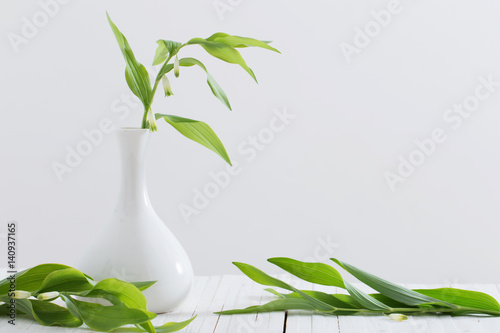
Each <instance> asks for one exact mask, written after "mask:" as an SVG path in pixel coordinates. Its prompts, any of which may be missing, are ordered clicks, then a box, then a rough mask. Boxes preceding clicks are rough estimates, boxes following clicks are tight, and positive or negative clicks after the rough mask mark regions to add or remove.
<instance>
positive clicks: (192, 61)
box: [179, 58, 232, 110]
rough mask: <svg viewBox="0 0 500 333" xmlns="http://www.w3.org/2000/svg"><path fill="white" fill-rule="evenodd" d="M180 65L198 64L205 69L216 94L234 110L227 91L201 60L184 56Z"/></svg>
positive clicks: (209, 84)
mask: <svg viewBox="0 0 500 333" xmlns="http://www.w3.org/2000/svg"><path fill="white" fill-rule="evenodd" d="M179 65H180V66H184V67H190V66H194V65H197V66H199V67H200V68H201V69H203V70H204V71H205V73H206V74H207V83H208V86H209V87H210V90H211V91H212V93H213V94H214V96H215V97H217V98H218V99H219V100H220V101H221V102H222V103H224V105H225V106H227V108H228V109H229V110H232V109H231V104H230V103H229V100H228V98H227V95H226V93H225V92H224V90H222V88H221V86H219V84H218V83H217V81H215V79H214V78H213V77H212V75H210V73H209V72H208V71H207V68H206V67H205V65H204V64H203V63H202V62H201V61H199V60H198V59H195V58H182V59H180V60H179Z"/></svg>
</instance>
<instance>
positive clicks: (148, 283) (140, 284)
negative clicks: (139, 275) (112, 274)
mask: <svg viewBox="0 0 500 333" xmlns="http://www.w3.org/2000/svg"><path fill="white" fill-rule="evenodd" d="M130 283H131V284H133V285H134V286H136V287H137V289H139V290H140V291H144V290H146V289H148V288H149V287H151V286H152V285H154V284H155V283H156V281H141V282H130Z"/></svg>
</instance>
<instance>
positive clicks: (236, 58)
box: [187, 38, 257, 82]
mask: <svg viewBox="0 0 500 333" xmlns="http://www.w3.org/2000/svg"><path fill="white" fill-rule="evenodd" d="M187 44H190V45H193V44H198V45H200V46H201V47H203V48H204V49H205V51H207V52H208V53H209V54H210V55H212V56H214V57H216V58H218V59H220V60H223V61H225V62H228V63H230V64H237V65H240V66H241V67H242V68H243V69H244V70H245V71H247V73H248V74H250V76H251V77H252V78H253V79H254V80H255V82H257V78H256V77H255V74H254V73H253V71H252V70H251V69H250V67H248V66H247V64H246V62H245V60H244V59H243V57H242V56H241V54H240V52H238V51H237V50H236V49H235V48H234V47H232V46H229V45H228V44H225V43H220V42H214V41H208V40H206V39H203V38H193V39H191V40H189V41H188V42H187Z"/></svg>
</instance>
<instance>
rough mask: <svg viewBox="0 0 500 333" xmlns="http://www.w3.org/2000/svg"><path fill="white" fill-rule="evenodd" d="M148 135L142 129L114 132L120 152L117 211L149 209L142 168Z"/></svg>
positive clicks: (147, 131) (144, 173)
mask: <svg viewBox="0 0 500 333" xmlns="http://www.w3.org/2000/svg"><path fill="white" fill-rule="evenodd" d="M149 135H150V133H149V130H143V129H119V130H117V131H116V136H117V138H118V144H119V147H120V152H121V189H120V195H119V198H118V205H117V210H118V211H122V212H131V211H135V210H141V209H148V208H149V207H151V202H150V201H149V195H148V190H147V186H146V172H145V168H144V160H145V155H146V148H147V146H148V141H149Z"/></svg>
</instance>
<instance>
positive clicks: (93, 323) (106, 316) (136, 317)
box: [62, 294, 156, 332]
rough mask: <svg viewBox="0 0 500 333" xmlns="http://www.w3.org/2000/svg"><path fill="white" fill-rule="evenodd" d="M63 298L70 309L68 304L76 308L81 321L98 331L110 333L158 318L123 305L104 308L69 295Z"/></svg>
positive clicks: (150, 313)
mask: <svg viewBox="0 0 500 333" xmlns="http://www.w3.org/2000/svg"><path fill="white" fill-rule="evenodd" d="M62 298H63V299H64V301H65V302H66V304H67V306H68V307H69V305H68V303H70V304H72V305H73V306H74V308H76V310H77V311H78V314H79V315H80V317H81V319H82V320H83V322H84V323H85V324H86V325H87V326H88V327H90V328H91V329H93V330H97V331H105V332H108V331H111V330H114V329H116V328H118V327H121V326H123V325H129V324H132V325H139V324H143V323H146V322H148V321H150V320H151V319H153V318H155V317H156V314H154V313H152V312H149V311H146V310H141V309H132V308H129V307H127V306H126V305H125V304H123V303H119V304H116V305H112V306H104V305H101V304H96V303H87V302H82V301H79V300H76V299H73V298H71V297H70V296H69V295H67V294H62Z"/></svg>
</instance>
